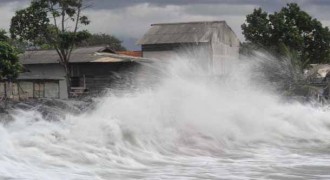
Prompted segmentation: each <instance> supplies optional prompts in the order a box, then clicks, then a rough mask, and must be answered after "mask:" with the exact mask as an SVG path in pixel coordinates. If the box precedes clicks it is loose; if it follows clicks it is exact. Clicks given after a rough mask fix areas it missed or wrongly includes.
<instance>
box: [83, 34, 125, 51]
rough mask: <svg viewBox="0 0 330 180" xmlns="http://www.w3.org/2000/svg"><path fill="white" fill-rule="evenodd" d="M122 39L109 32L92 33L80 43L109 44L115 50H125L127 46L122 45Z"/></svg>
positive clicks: (90, 44) (92, 44)
mask: <svg viewBox="0 0 330 180" xmlns="http://www.w3.org/2000/svg"><path fill="white" fill-rule="evenodd" d="M121 43H122V41H120V40H119V39H118V38H116V37H115V36H112V35H109V34H104V33H103V34H92V35H91V37H90V38H88V39H86V40H85V41H84V42H82V43H80V44H79V46H100V45H101V46H109V48H110V49H112V50H114V51H125V50H126V48H125V47H124V46H122V44H121Z"/></svg>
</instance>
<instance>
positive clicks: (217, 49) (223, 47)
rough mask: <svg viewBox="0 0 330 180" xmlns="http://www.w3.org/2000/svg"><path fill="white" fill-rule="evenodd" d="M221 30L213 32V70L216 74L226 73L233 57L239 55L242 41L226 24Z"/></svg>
mask: <svg viewBox="0 0 330 180" xmlns="http://www.w3.org/2000/svg"><path fill="white" fill-rule="evenodd" d="M222 26H225V27H224V28H221V29H222V30H221V31H219V30H218V29H215V31H214V32H213V34H212V40H211V44H212V58H213V72H214V73H215V74H222V73H226V69H228V68H229V66H230V65H231V63H230V62H232V60H233V59H237V58H238V57H239V46H240V42H239V40H238V38H237V37H236V35H235V34H234V32H233V31H232V30H231V29H230V27H229V26H228V25H226V24H222Z"/></svg>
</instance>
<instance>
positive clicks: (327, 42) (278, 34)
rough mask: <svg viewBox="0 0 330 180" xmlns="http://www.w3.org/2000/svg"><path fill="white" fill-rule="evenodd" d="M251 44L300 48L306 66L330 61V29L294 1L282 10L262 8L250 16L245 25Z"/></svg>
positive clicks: (278, 51)
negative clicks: (273, 10) (270, 12)
mask: <svg viewBox="0 0 330 180" xmlns="http://www.w3.org/2000/svg"><path fill="white" fill-rule="evenodd" d="M241 27H242V30H243V35H244V36H245V38H246V40H247V41H248V43H253V44H255V45H256V46H259V47H262V48H265V49H268V50H270V51H272V52H273V53H275V54H277V55H283V54H285V53H284V52H283V48H282V47H283V46H286V47H287V48H289V49H290V50H295V51H297V54H298V58H299V59H300V61H301V63H302V64H303V67H306V66H307V65H308V64H311V63H326V62H330V31H329V29H328V27H323V26H322V24H321V22H319V21H318V20H317V19H315V18H312V17H311V16H310V15H309V14H307V13H306V12H305V11H302V10H301V9H300V7H299V6H298V4H296V3H290V4H287V6H286V7H283V8H282V9H281V11H279V12H274V13H273V14H268V13H267V12H265V11H263V10H262V9H261V8H259V9H255V10H254V11H253V13H252V14H249V15H247V16H246V23H244V24H243V25H242V26H241Z"/></svg>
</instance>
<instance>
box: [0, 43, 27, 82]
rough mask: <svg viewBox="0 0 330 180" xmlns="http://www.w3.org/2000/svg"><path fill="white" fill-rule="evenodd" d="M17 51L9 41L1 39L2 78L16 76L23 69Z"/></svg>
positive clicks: (0, 72) (0, 76)
mask: <svg viewBox="0 0 330 180" xmlns="http://www.w3.org/2000/svg"><path fill="white" fill-rule="evenodd" d="M17 54H18V53H17V51H16V50H15V48H14V47H13V46H11V45H10V44H9V43H8V42H5V41H0V80H1V79H3V78H6V79H7V80H12V79H14V78H16V77H17V76H18V74H19V72H20V71H21V69H22V66H21V64H20V63H19V58H18V55H17Z"/></svg>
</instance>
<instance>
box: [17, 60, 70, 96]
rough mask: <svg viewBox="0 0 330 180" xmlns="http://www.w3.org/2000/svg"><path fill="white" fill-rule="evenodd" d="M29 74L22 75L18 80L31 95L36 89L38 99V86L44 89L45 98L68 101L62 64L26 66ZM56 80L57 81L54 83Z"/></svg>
mask: <svg viewBox="0 0 330 180" xmlns="http://www.w3.org/2000/svg"><path fill="white" fill-rule="evenodd" d="M25 68H26V69H27V70H28V71H29V72H25V73H22V74H20V76H19V78H18V80H19V82H20V84H22V86H23V87H24V88H25V89H27V91H29V93H30V94H31V92H30V91H31V87H32V88H34V92H33V93H34V96H33V97H36V96H37V95H36V92H35V91H36V88H39V86H38V85H36V84H38V83H39V84H43V85H40V88H44V89H45V90H41V91H43V93H44V94H43V95H40V97H45V98H59V99H68V92H67V83H66V79H65V71H64V68H63V67H62V66H61V65H60V64H32V65H25ZM54 80H55V81H54Z"/></svg>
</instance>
